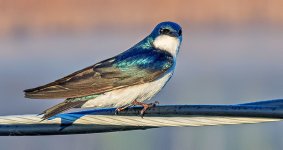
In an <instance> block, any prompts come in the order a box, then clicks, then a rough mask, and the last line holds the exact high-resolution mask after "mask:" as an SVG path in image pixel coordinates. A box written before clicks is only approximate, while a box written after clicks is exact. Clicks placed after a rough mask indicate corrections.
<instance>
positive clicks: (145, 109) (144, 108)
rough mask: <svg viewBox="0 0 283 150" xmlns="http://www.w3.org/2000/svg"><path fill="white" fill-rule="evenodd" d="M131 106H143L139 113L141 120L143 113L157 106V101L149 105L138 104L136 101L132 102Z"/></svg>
mask: <svg viewBox="0 0 283 150" xmlns="http://www.w3.org/2000/svg"><path fill="white" fill-rule="evenodd" d="M132 104H133V105H140V106H143V109H142V110H141V111H140V115H141V117H142V118H143V116H144V114H145V112H146V111H147V110H148V109H149V108H153V107H155V106H156V105H157V104H159V102H158V101H155V102H154V103H149V104H146V103H142V102H138V101H136V100H135V101H133V103H132Z"/></svg>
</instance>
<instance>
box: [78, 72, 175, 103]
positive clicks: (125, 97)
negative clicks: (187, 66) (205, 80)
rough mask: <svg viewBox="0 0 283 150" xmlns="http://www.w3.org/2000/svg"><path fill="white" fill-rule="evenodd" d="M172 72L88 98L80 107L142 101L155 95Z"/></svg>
mask: <svg viewBox="0 0 283 150" xmlns="http://www.w3.org/2000/svg"><path fill="white" fill-rule="evenodd" d="M171 75H172V73H168V74H166V75H165V76H163V77H162V78H160V79H158V80H156V81H153V82H149V83H145V84H140V85H135V86H130V87H126V88H123V89H119V90H115V91H111V92H107V93H105V94H103V95H101V96H98V97H97V98H95V99H92V100H88V101H87V102H86V103H85V104H84V105H83V106H82V108H87V107H99V108H103V107H116V108H117V107H123V106H126V105H129V104H131V103H132V102H133V101H134V100H137V101H140V102H143V101H145V100H149V99H150V98H152V97H153V96H154V95H156V94H157V93H158V92H159V91H160V90H161V89H162V87H163V86H164V85H165V84H166V82H167V81H168V80H169V79H170V77H171Z"/></svg>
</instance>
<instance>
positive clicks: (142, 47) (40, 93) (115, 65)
mask: <svg viewBox="0 0 283 150" xmlns="http://www.w3.org/2000/svg"><path fill="white" fill-rule="evenodd" d="M181 42H182V28H181V27H180V25H178V24H177V23H175V22H169V21H167V22H161V23H159V24H158V25H157V26H156V27H155V28H154V29H153V31H152V32H151V33H150V34H149V35H148V36H146V37H145V38H144V39H143V40H142V41H140V42H139V43H137V44H136V45H134V46H133V47H131V48H129V49H128V50H126V51H124V52H122V53H120V54H118V55H116V56H114V57H112V58H109V59H106V60H103V61H101V62H98V63H96V64H94V65H92V66H89V67H86V68H84V69H82V70H79V71H77V72H74V73H72V74H70V75H68V76H66V77H63V78H61V79H58V80H56V81H54V82H51V83H49V84H46V85H43V86H39V87H36V88H32V89H27V90H24V92H25V97H26V98H31V99H65V100H64V101H63V102H61V103H59V104H57V105H55V106H53V107H51V108H49V109H47V110H45V111H43V112H42V114H43V117H42V119H44V120H45V119H48V118H50V117H52V116H54V115H56V114H59V113H62V112H64V111H66V110H69V109H72V108H106V107H114V108H117V109H116V110H117V111H118V112H119V111H121V110H123V109H124V108H127V107H129V106H133V105H141V106H143V109H142V110H141V112H140V114H141V115H142V116H143V114H144V113H145V111H146V110H147V109H148V108H150V107H152V106H154V103H151V104H146V103H143V102H144V101H146V100H149V99H151V98H152V97H153V96H155V95H156V94H157V93H158V92H159V91H160V90H161V89H162V88H163V87H164V86H165V85H166V83H167V82H168V81H169V80H170V78H171V77H172V75H173V72H174V70H175V66H176V58H177V54H178V52H179V49H180V45H181Z"/></svg>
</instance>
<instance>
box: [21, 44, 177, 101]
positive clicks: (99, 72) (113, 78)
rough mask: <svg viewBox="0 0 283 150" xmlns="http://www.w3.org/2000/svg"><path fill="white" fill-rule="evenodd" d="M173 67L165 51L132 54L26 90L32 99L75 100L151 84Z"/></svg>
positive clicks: (169, 56)
mask: <svg viewBox="0 0 283 150" xmlns="http://www.w3.org/2000/svg"><path fill="white" fill-rule="evenodd" d="M173 64H174V61H173V57H172V56H171V55H170V54H169V53H166V52H164V51H160V50H155V49H151V50H146V51H140V52H138V53H133V52H131V51H129V52H127V53H124V54H123V53H122V54H120V55H118V56H116V57H113V58H110V59H107V60H105V61H102V62H100V63H97V64H95V65H93V66H90V67H87V68H85V69H82V70H80V71H77V72H74V73H72V74H70V75H68V76H66V77H64V78H61V79H59V80H56V81H54V82H52V83H49V84H46V85H43V86H40V87H37V88H33V89H27V90H25V91H24V92H25V96H26V97H27V98H32V99H58V98H74V97H82V96H88V95H94V94H103V93H105V92H107V91H111V90H115V89H120V88H123V87H127V86H131V85H136V84H142V83H146V82H151V81H154V80H156V79H158V78H159V77H161V76H162V75H163V74H164V73H165V72H166V71H168V70H169V69H170V68H171V67H172V66H173Z"/></svg>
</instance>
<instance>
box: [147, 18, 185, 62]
mask: <svg viewBox="0 0 283 150" xmlns="http://www.w3.org/2000/svg"><path fill="white" fill-rule="evenodd" d="M149 37H151V38H152V39H153V41H152V45H153V46H154V47H155V48H157V49H160V50H164V51H167V52H169V53H171V54H172V55H173V56H174V57H175V56H176V55H177V53H178V51H179V47H180V45H181V42H182V28H181V27H180V26H179V25H178V24H177V23H175V22H169V21H168V22H161V23H159V24H158V25H157V26H156V27H155V28H154V29H153V31H152V32H151V34H150V35H149Z"/></svg>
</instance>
